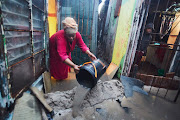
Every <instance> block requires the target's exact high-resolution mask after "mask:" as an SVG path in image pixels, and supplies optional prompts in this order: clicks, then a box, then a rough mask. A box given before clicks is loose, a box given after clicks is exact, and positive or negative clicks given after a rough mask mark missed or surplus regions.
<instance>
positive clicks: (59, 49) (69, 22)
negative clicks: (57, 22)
mask: <svg viewBox="0 0 180 120" xmlns="http://www.w3.org/2000/svg"><path fill="white" fill-rule="evenodd" d="M62 24H63V28H64V29H63V30H60V31H58V32H57V33H55V34H54V35H52V36H51V38H50V40H49V44H50V46H49V48H50V49H49V51H50V72H51V75H52V76H53V77H54V78H55V79H58V80H62V79H65V78H67V77H68V70H69V69H70V67H72V68H74V71H75V73H76V74H77V73H78V72H79V70H80V69H79V68H80V66H78V65H76V64H74V63H73V62H72V59H71V52H72V51H73V50H74V48H75V45H76V44H77V45H78V47H79V48H80V49H81V50H82V52H84V53H86V54H87V55H88V56H89V57H90V58H91V59H92V60H94V59H96V56H95V55H94V54H93V53H91V52H90V51H89V48H88V47H87V46H86V44H85V43H84V42H83V40H82V37H81V35H80V33H79V32H78V25H77V24H76V21H75V20H74V19H73V18H70V17H66V18H65V20H63V21H62Z"/></svg>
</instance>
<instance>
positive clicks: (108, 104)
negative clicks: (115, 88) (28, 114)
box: [52, 72, 180, 120]
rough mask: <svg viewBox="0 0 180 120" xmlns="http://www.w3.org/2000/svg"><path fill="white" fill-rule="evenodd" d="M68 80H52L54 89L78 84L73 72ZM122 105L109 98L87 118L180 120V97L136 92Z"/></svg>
mask: <svg viewBox="0 0 180 120" xmlns="http://www.w3.org/2000/svg"><path fill="white" fill-rule="evenodd" d="M69 76H70V77H69V78H68V79H67V80H61V81H57V80H56V81H52V86H53V89H52V91H66V90H70V89H72V88H74V87H75V86H77V85H78V83H77V81H76V79H75V75H74V73H73V72H71V73H70V74H69ZM53 82H54V83H53ZM122 106H123V107H125V108H123V107H121V106H120V104H119V103H118V102H116V101H113V100H107V101H104V102H103V103H100V104H98V105H96V106H94V108H93V109H94V110H95V111H96V114H95V115H94V116H89V113H85V116H87V117H86V118H87V119H88V116H89V117H90V118H89V119H95V120H180V114H179V111H180V98H178V100H177V102H176V103H172V102H169V101H167V100H165V99H162V98H160V97H156V96H153V95H148V96H145V95H142V94H139V93H137V92H134V96H133V97H132V98H124V99H123V100H122Z"/></svg>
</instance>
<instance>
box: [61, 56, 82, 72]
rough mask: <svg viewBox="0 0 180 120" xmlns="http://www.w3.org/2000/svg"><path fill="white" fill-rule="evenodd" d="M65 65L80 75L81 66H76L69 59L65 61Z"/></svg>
mask: <svg viewBox="0 0 180 120" xmlns="http://www.w3.org/2000/svg"><path fill="white" fill-rule="evenodd" d="M64 63H66V64H67V65H69V66H70V67H72V68H74V72H75V73H76V74H78V73H79V70H80V69H79V68H80V66H78V65H76V64H74V63H73V62H72V61H71V60H70V59H69V58H67V59H66V60H64Z"/></svg>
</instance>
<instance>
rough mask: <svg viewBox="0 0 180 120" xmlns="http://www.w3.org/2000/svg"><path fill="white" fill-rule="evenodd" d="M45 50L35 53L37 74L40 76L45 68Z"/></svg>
mask: <svg viewBox="0 0 180 120" xmlns="http://www.w3.org/2000/svg"><path fill="white" fill-rule="evenodd" d="M45 67H46V66H45V58H44V51H42V52H40V53H38V54H36V55H35V76H36V77H38V76H39V75H40V74H41V73H42V72H44V70H45Z"/></svg>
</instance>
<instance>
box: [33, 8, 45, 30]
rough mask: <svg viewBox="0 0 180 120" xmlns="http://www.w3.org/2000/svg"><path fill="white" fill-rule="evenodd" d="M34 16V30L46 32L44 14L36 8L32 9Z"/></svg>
mask: <svg viewBox="0 0 180 120" xmlns="http://www.w3.org/2000/svg"><path fill="white" fill-rule="evenodd" d="M32 15H33V29H34V30H41V31H43V30H44V19H43V15H44V13H43V12H42V11H40V10H39V9H37V8H36V7H34V6H33V7H32Z"/></svg>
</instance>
